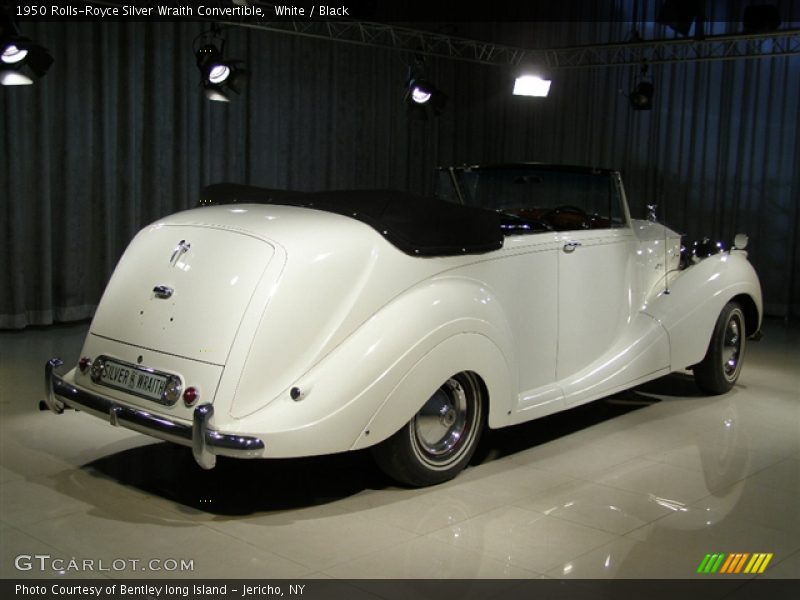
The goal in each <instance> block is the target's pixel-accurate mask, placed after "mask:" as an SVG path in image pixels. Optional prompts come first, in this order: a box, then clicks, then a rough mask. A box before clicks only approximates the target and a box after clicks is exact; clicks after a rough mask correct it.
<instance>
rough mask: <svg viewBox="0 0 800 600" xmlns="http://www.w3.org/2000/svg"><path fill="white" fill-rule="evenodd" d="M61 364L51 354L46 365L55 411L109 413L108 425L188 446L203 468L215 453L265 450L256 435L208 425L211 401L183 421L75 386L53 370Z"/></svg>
mask: <svg viewBox="0 0 800 600" xmlns="http://www.w3.org/2000/svg"><path fill="white" fill-rule="evenodd" d="M63 364H64V363H63V361H61V360H59V359H58V358H51V359H50V360H49V361H47V364H46V365H45V403H46V404H47V406H48V407H49V408H50V410H52V411H53V412H54V413H56V414H61V413H63V412H64V407H65V406H69V407H70V408H75V409H78V410H86V411H88V412H90V413H92V414H94V415H95V416H97V417H101V418H102V417H108V421H109V423H110V424H111V425H114V426H122V427H125V428H127V429H132V430H133V431H138V432H140V433H144V434H146V435H150V436H153V437H156V438H159V439H162V440H166V441H168V442H173V443H176V444H181V445H183V446H190V447H191V448H192V453H193V454H194V456H195V460H196V461H197V464H198V465H200V466H201V467H202V468H204V469H211V468H213V467H214V464H215V462H216V457H217V456H232V457H235V458H256V457H259V456H261V454H262V451H263V450H264V442H263V441H262V440H261V439H259V438H256V437H249V436H242V435H234V434H230V433H223V432H220V431H216V430H214V429H211V428H210V421H211V417H213V415H214V409H213V407H212V406H211V405H210V404H202V405H200V406H198V407H197V408H195V410H194V415H193V423H194V426H192V425H185V424H183V423H179V422H177V421H173V420H171V419H168V418H166V417H160V416H158V415H154V414H151V413H150V412H148V411H146V410H142V409H139V408H133V407H130V406H125V405H123V404H119V403H117V402H116V401H114V400H111V399H109V398H104V397H102V396H98V395H96V394H93V393H91V392H89V391H87V390H84V389H81V388H78V387H76V386H74V385H72V384H70V383H68V382H66V381H64V378H63V377H61V375H59V374H58V373H57V372H56V369H58V367H60V366H61V365H63Z"/></svg>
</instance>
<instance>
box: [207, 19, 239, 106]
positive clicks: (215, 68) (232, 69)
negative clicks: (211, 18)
mask: <svg viewBox="0 0 800 600" xmlns="http://www.w3.org/2000/svg"><path fill="white" fill-rule="evenodd" d="M198 40H200V42H199V43H200V44H202V45H201V46H199V47H198V48H196V49H195V50H194V55H195V58H196V59H197V68H198V69H200V77H201V85H202V86H203V91H204V94H205V97H206V98H208V99H209V100H214V101H217V102H230V99H231V92H234V93H236V94H241V93H242V89H243V87H244V83H245V80H246V79H247V71H246V70H245V69H244V67H243V64H244V63H243V61H241V60H236V59H226V58H225V40H223V39H221V38H220V37H219V28H217V27H215V28H214V29H212V30H211V31H209V32H204V33H201V34H200V36H198V38H196V39H195V45H197V44H198Z"/></svg>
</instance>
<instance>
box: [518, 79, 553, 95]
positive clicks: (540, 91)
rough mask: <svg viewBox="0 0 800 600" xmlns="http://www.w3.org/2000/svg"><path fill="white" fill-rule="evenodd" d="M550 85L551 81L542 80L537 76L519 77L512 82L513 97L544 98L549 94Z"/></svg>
mask: <svg viewBox="0 0 800 600" xmlns="http://www.w3.org/2000/svg"><path fill="white" fill-rule="evenodd" d="M551 83H552V81H551V80H549V79H542V78H541V77H539V76H538V75H520V76H519V77H517V78H516V80H515V81H514V95H515V96H536V97H539V98H546V97H547V95H548V94H549V93H550V84H551Z"/></svg>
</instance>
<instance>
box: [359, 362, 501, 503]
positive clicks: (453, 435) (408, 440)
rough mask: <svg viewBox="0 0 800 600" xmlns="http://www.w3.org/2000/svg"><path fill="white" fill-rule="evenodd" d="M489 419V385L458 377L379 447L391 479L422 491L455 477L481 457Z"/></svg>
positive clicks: (466, 374) (379, 458) (471, 377)
mask: <svg viewBox="0 0 800 600" xmlns="http://www.w3.org/2000/svg"><path fill="white" fill-rule="evenodd" d="M485 421H486V415H485V402H484V392H483V386H482V384H481V382H480V380H479V379H478V377H477V375H475V374H474V373H469V372H463V373H458V374H457V375H453V376H452V377H451V378H450V379H448V380H447V381H445V382H444V383H443V384H442V385H441V386H440V387H439V389H438V390H436V391H435V392H434V393H433V395H432V396H431V397H430V398H428V400H427V401H426V402H425V404H424V405H423V406H422V408H421V409H420V410H419V412H418V413H417V414H416V415H415V416H414V418H412V419H411V420H410V421H409V422H408V423H407V424H406V425H404V426H403V428H402V429H401V430H400V431H398V432H397V433H395V434H394V435H393V436H392V437H390V438H388V439H387V440H386V441H384V442H382V443H381V444H379V445H378V446H376V447H375V448H374V449H373V455H374V456H375V460H376V462H377V463H378V466H380V468H381V469H383V471H384V472H386V473H387V474H388V475H389V476H390V477H392V478H393V479H395V480H397V481H399V482H400V483H404V484H407V485H411V486H415V487H422V486H427V485H435V484H437V483H442V482H444V481H447V480H449V479H452V478H453V477H455V476H456V475H458V473H459V472H460V471H461V470H462V469H464V467H466V466H467V464H468V463H469V460H470V459H471V458H472V455H473V454H474V453H475V448H476V447H477V445H478V440H479V439H480V436H481V432H482V430H483V426H484V423H485Z"/></svg>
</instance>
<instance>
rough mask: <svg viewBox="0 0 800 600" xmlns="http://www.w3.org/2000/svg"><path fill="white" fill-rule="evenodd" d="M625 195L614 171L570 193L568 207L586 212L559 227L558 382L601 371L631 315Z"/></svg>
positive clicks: (630, 239)
mask: <svg viewBox="0 0 800 600" xmlns="http://www.w3.org/2000/svg"><path fill="white" fill-rule="evenodd" d="M622 193H623V192H622V188H621V183H620V181H619V177H618V176H617V175H616V174H609V175H608V176H607V178H606V180H605V181H603V180H602V178H600V177H598V179H597V180H595V181H593V182H592V183H591V185H586V186H585V193H581V194H576V195H574V196H571V197H570V204H569V206H568V208H569V211H572V210H574V211H575V212H576V213H578V212H579V214H581V215H585V217H584V219H583V220H576V223H577V224H576V225H575V226H573V227H572V228H570V227H569V223H570V222H569V220H566V221H565V224H566V227H561V228H559V229H560V231H559V232H558V241H559V246H560V248H559V252H558V353H557V366H556V378H557V379H558V380H559V381H560V382H566V381H568V380H572V379H575V378H576V377H580V376H581V374H582V373H583V372H584V371H586V372H587V373H589V372H591V373H594V372H595V371H596V370H597V369H601V368H602V364H603V360H604V358H606V357H607V354H608V352H609V351H610V350H611V348H612V346H613V344H614V342H615V340H616V339H617V338H618V337H619V336H620V335H621V333H622V332H623V331H624V329H625V326H626V323H627V322H628V320H629V318H630V315H631V302H632V300H633V299H632V297H631V295H630V293H629V290H630V278H631V274H632V270H631V262H630V254H631V245H632V243H633V240H634V236H633V233H632V231H631V228H630V225H629V221H630V219H629V218H628V216H627V214H625V212H624V204H623V199H622ZM577 209H580V210H579V211H578V210H577ZM554 210H556V211H557V210H559V209H558V208H557V207H556V208H555V209H554ZM569 211H568V212H569ZM567 403H568V404H569V403H570V401H569V395H568V396H567Z"/></svg>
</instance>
